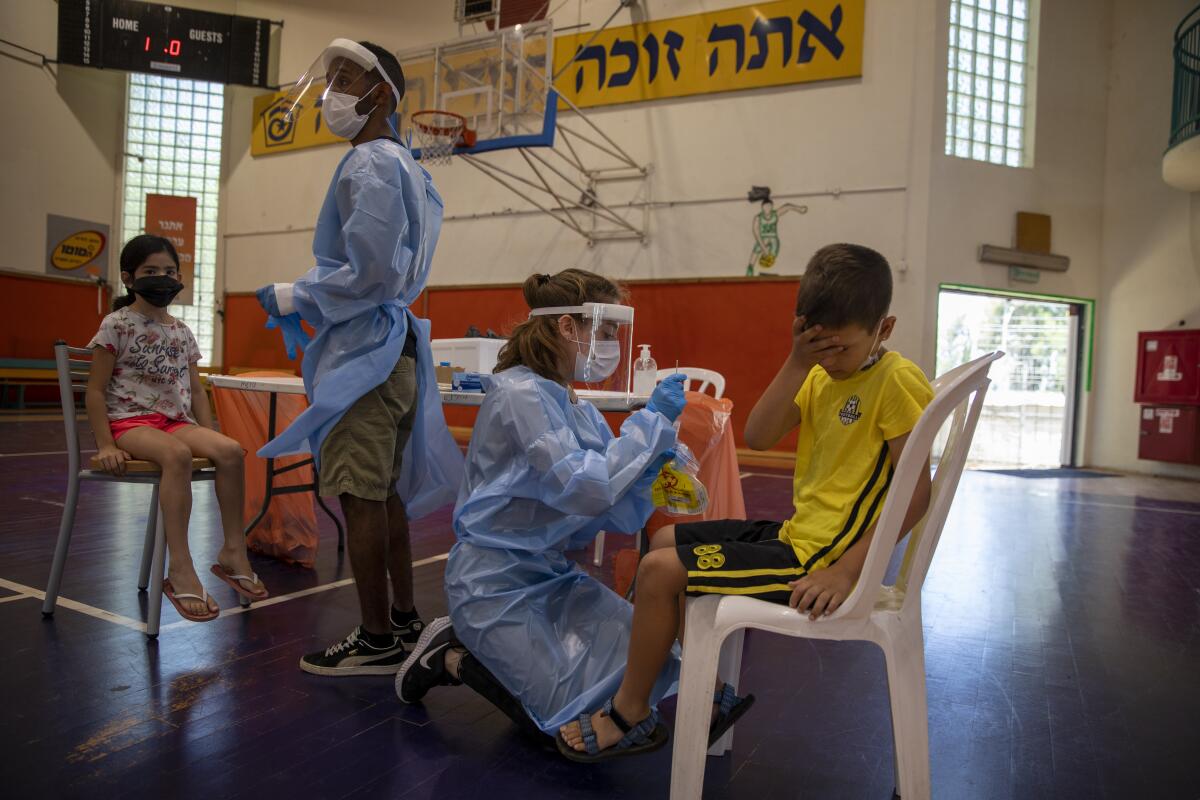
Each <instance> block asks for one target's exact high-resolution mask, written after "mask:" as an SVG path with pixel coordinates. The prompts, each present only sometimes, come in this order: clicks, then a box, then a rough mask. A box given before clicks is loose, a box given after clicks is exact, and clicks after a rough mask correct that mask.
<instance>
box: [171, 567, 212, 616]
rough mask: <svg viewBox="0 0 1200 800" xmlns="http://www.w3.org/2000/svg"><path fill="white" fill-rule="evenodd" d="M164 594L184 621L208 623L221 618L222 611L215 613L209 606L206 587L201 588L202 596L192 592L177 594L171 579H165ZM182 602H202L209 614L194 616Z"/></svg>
mask: <svg viewBox="0 0 1200 800" xmlns="http://www.w3.org/2000/svg"><path fill="white" fill-rule="evenodd" d="M162 592H163V597H165V598H167V599H168V600H170V601H171V605H173V606H175V610H176V611H178V612H179V616H181V617H183V618H184V619H188V620H191V621H192V622H208V621H209V620H214V619H216V618H217V617H219V616H221V610H220V609H217V610H216V611H213V610H212V608H211V607H210V606H209V605H208V592H207V591H205V590H204V587H201V588H200V594H192V593H191V592H184V593H182V594H175V587H174V586H172V585H171V581H170V579H169V578H163V583H162ZM180 600H199V601H200V602H202V603H204V606H205V608H208V613H207V614H193V613H192V612H190V611H188V610H187V609H186V608H184V606H183V603H181V602H179V601H180Z"/></svg>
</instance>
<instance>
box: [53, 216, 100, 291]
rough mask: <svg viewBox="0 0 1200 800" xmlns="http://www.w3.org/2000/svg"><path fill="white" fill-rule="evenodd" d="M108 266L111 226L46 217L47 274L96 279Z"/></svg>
mask: <svg viewBox="0 0 1200 800" xmlns="http://www.w3.org/2000/svg"><path fill="white" fill-rule="evenodd" d="M107 266H108V226H107V225H105V224H103V223H101V222H90V221H88V220H85V219H75V218H74V217H60V216H59V215H58V214H47V215H46V274H47V275H54V276H57V277H60V278H83V279H97V278H102V277H104V273H105V272H106V271H107V269H106V268H107Z"/></svg>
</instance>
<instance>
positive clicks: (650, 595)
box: [558, 244, 933, 761]
mask: <svg viewBox="0 0 1200 800" xmlns="http://www.w3.org/2000/svg"><path fill="white" fill-rule="evenodd" d="M891 301H892V273H891V268H890V266H889V265H888V262H887V260H886V259H885V258H884V257H883V256H882V255H880V254H879V253H877V252H875V251H874V250H871V249H870V248H868V247H863V246H861V245H852V244H834V245H829V246H827V247H823V248H821V249H820V250H818V251H817V252H816V253H815V254H814V255H813V257H812V259H811V260H810V261H809V264H808V268H807V271H806V272H805V274H804V279H803V281H802V285H801V289H800V295H799V298H798V299H797V304H796V319H795V321H794V322H793V325H792V351H791V353H790V354H789V355H788V358H787V360H786V361H784V363H783V366H782V367H780V369H779V372H778V374H776V376H775V379H774V380H773V381H772V382H771V385H770V386H768V387H767V390H766V392H764V393H763V396H762V397H761V398H760V399H759V401H758V404H757V405H755V407H754V410H753V411H751V412H750V417H749V418H748V419H747V421H746V431H745V437H746V444H748V445H749V446H750V447H752V448H754V449H756V450H766V449H768V448H770V447H773V446H774V445H775V444H776V443H777V442H779V440H780V439H782V438H783V437H784V436H786V435H787V434H788V433H790V432H791V431H792V430H793V429H795V428H796V427H797V426H799V429H800V430H799V444H798V446H797V449H796V470H795V478H794V481H793V493H794V498H795V513H794V514H793V515H792V518H791V519H789V520H787V521H786V522H782V523H781V522H774V521H762V520H760V521H754V520H749V521H748V520H718V521H713V522H698V523H689V524H681V525H675V526H667V527H665V528H662V529H660V530H659V531H657V532H656V533H655V535H654V537H653V539H652V540H651V544H650V547H651V551H650V553H648V554H647V556H646V558H644V559H643V560H642V563H641V565H640V566H639V568H638V577H637V598H636V600H635V603H634V612H633V632H632V634H631V637H630V641H629V655H628V658H627V665H626V670H625V676H624V679H623V680H622V683H621V687H620V688H619V689H618V690H617V693H616V695H615V696H614V697H613V699H612V700H611V701H609V702H608V703H607V704H606V705H605V707H604V708H603V709H601V710H599V711H597V712H595V713H594V714H590V715H589V714H581V715H580V719H579V721H578V722H572V723H570V724H568V725H564V726H563V727H562V728H561V729H560V732H559V733H560V735H559V741H558V746H559V750H560V751H561V752H562V753H563V754H564V755H566V756H567V757H569V758H571V759H573V760H577V761H596V760H601V759H604V758H609V757H612V756H614V755H627V754H633V753H639V752H648V751H650V750H653V749H656V748H658V747H661V746H662V745H663V744H665V743H666V740H667V736H666V732H665V729H664V727H663V726H662V723H661V722H659V720H658V715H657V712H656V711H655V710H654V709H652V708H651V707H650V705H649V697H650V691H651V687H652V686H653V685H654V682H655V680H656V679H657V678H658V676H659V673H660V672H661V670H662V668H663V665H664V664H665V662H666V659H667V657H668V655H669V653H670V651H671V648H672V646H673V645H674V643H675V641H676V639H677V638H680V639H681V638H682V619H683V615H682V608H683V606H682V603H683V597H684V595H685V594H686V595H704V594H740V595H748V596H751V597H756V598H759V599H762V600H768V601H771V602H775V603H781V604H787V605H790V606H791V607H793V608H795V609H796V610H797V611H798V612H800V613H803V614H808V615H809V618H810V619H813V620H816V619H818V618H819V617H821V616H825V615H828V614H831V613H833V612H834V611H836V610H837V608H838V607H839V606H840V605H841V604H842V602H844V601H845V599H846V598H847V597H848V596H849V595H850V591H851V589H853V587H854V583H855V581H856V580H858V575H859V573H860V572H861V570H862V566H863V562H864V560H865V559H866V555H867V550H868V548H869V547H870V545H871V539H872V538H873V536H874V532H875V522H876V520H877V519H878V516H879V512H880V510H881V509H882V508H883V501H884V498H885V497H886V495H887V490H888V487H889V486H890V485H891V480H892V475H893V472H894V467H895V464H897V463H898V462H899V460H900V455H901V453H902V452H903V451H904V445H905V443H906V442H907V440H908V435H909V433H910V432H911V431H912V429H913V427H914V426H915V425H916V424H917V420H918V419H919V418H920V416H921V412H922V411H924V409H925V406H927V405H928V404H929V402H930V400H931V399H932V398H933V389H932V387H930V385H929V381H928V380H927V379H926V378H925V375H924V374H923V373H922V372H921V370H920V369H919V368H918V367H917V366H916V365H915V364H913V363H912V362H911V361H909V360H908V359H906V358H904V357H903V356H901V355H900V354H899V353H895V352H890V351H887V350H886V349H885V348H884V346H883V343H884V342H886V341H887V340H888V339H889V338H890V337H891V335H892V331H893V330H894V329H895V325H896V318H895V317H894V316H889V315H888V308H889V306H890V305H891ZM929 493H930V481H929V464H928V461H927V462H926V468H925V470H924V472H923V473H922V478H921V479H920V480H919V481H918V483H917V488H916V491H915V492H914V494H913V497H912V499H911V501H910V502H909V507H908V513H907V514H906V515H905V519H904V525H903V531H902V535H903V533H907V531H909V530H910V529H911V528H912V526H913V525H915V524H916V523H917V522H918V521H919V520H920V519H921V517H923V516H924V515H925V511H926V509H927V508H928V505H929ZM753 701H754V697H753V696H752V695H750V696H747V697H744V698H742V697H738V696H736V695H735V694H734V693H733V691H732V689H731V688H730V687H729V686H728V685H727V684H721V685H720V686H719V687H718V689H717V691H716V692H715V694H714V696H713V704H714V711H713V722H712V726H711V727H710V733H709V743H710V744H711V743H713V742H715V741H716V740H717V739H719V738H720V737H721V735H722V734H724V732H725V731H726V730H728V729H729V726H730V725H732V724H733V722H734V721H735V720H736V719H737V718H738V717H740V716H741V715H742V714H743V713H745V711H746V710H747V709H748V708H749V707H750V705H751V703H753ZM634 720H636V721H637V722H631V721H634Z"/></svg>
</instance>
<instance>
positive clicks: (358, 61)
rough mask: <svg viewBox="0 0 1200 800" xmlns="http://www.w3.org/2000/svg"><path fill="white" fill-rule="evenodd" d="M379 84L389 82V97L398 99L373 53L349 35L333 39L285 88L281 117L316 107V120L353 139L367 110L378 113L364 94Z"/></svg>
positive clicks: (293, 116)
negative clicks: (317, 118)
mask: <svg viewBox="0 0 1200 800" xmlns="http://www.w3.org/2000/svg"><path fill="white" fill-rule="evenodd" d="M380 84H383V85H386V86H390V87H391V90H392V98H393V99H394V100H396V101H397V102H398V101H399V99H400V97H401V95H400V91H399V90H398V89H397V88H396V86H395V85H394V84H393V83H392V81H391V79H390V78H389V77H388V75H387V73H386V72H384V70H383V69H381V68H380V66H379V59H378V58H376V57H375V54H374V53H372V52H371V51H370V50H368V49H367V48H365V47H363V46H362V45H360V44H359V43H358V42H354V41H351V40H350V39H334V40H333V42H332V43H331V44H330V45H329V46H328V47H326V48H325V50H324V51H323V52H322V53H321V55H320V56H318V58H317V60H316V61H314V62H313V64H312V66H311V67H309V68H308V69H307V70H305V71H304V74H303V75H301V76H300V78H299V79H298V80H297V81H296V82H295V83H294V84H292V86H291V88H290V89H288V92H287V95H286V96H285V98H284V114H285V119H289V120H299V119H300V117H301V115H302V114H305V113H306V112H309V111H310V110H316V111H317V112H319V113H320V124H321V125H324V126H325V127H327V128H328V129H329V131H330V132H331V133H333V134H334V135H336V136H341V137H342V138H344V139H353V138H354V137H355V136H357V135H358V132H359V131H361V130H362V129H363V126H364V125H366V124H367V119H368V118H369V117H370V116H371V114H373V113H374V114H377V113H380V112H379V110H378V109H377V108H376V105H375V103H374V102H372V101H371V100H370V99H368V97H367V96H368V95H369V94H371V91H372V90H373V89H374V88H375V87H376V86H379V85H380Z"/></svg>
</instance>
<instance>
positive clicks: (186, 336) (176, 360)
mask: <svg viewBox="0 0 1200 800" xmlns="http://www.w3.org/2000/svg"><path fill="white" fill-rule="evenodd" d="M167 319H168V321H167V322H157V321H155V320H152V319H150V318H149V317H146V316H143V315H142V314H140V313H138V312H137V311H134V310H133V307H132V306H125V307H124V308H121V309H118V310H116V311H114V312H113V313H111V314H109V315H108V316H107V317H105V318H104V321H103V322H102V323H100V331H99V332H98V333H97V334H96V335H95V336H94V337H92V341H91V342H90V343H89V344H88V348H89V349H91V348H93V347H103V348H104V349H105V350H107V351H108V352H110V353H112V354H113V355H114V356H116V359H117V363H116V364H114V365H113V372H112V378H111V379H110V380H109V382H108V387H107V388H106V389H105V393H104V394H105V400H106V405H107V407H108V419H109V420H110V421H112V420H118V419H128V418H129V417H140V416H143V415H146V414H154V413H158V414H162V415H163V416H164V417H166V418H167V419H170V420H180V421H183V420H187V421H188V422H193V423H194V422H195V421H196V419H195V417H193V416H192V379H191V372H190V367H191V365H192V364H195V363H196V362H197V361H199V360H200V346H199V345H197V344H196V337H194V336H192V332H191V331H190V330H189V329H188V326H187V325H184V324H183V323H182V322H180V321H179V320H177V319H175V318H174V317H167Z"/></svg>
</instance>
